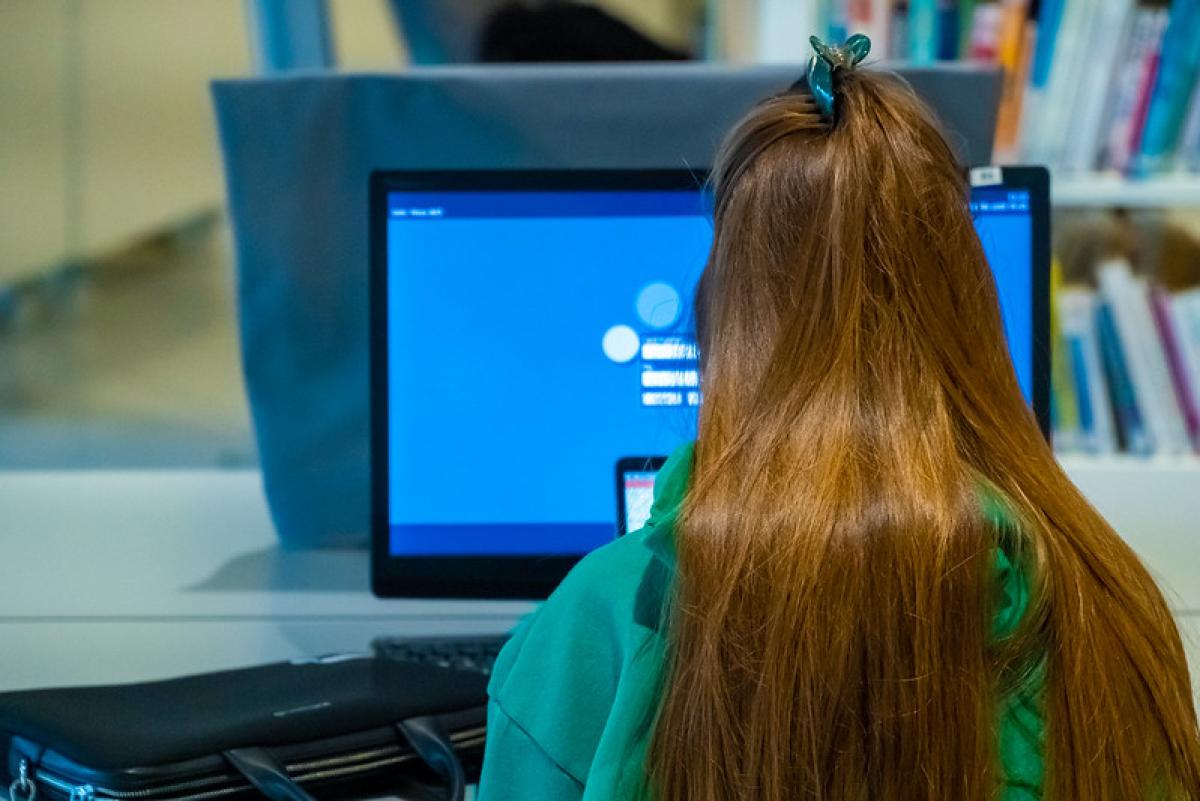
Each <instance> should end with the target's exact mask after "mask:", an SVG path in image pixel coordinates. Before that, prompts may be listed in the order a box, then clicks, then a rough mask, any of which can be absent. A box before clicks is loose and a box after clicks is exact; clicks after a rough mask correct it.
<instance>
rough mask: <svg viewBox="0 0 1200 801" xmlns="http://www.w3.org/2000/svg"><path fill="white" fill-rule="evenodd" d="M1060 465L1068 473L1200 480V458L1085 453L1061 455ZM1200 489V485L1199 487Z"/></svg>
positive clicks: (1191, 456) (1190, 456)
mask: <svg viewBox="0 0 1200 801" xmlns="http://www.w3.org/2000/svg"><path fill="white" fill-rule="evenodd" d="M1058 461H1059V463H1060V464H1061V465H1062V466H1063V467H1065V468H1066V469H1067V470H1068V471H1073V470H1079V471H1085V472H1105V473H1112V472H1126V471H1127V472H1131V473H1144V474H1151V473H1191V474H1193V475H1195V476H1196V477H1197V479H1198V480H1200V456H1196V455H1179V456H1166V455H1161V454H1160V455H1155V456H1131V455H1130V454H1127V453H1112V454H1106V455H1104V456H1091V455H1088V454H1084V453H1060V454H1058ZM1197 487H1198V488H1200V484H1198V485H1197Z"/></svg>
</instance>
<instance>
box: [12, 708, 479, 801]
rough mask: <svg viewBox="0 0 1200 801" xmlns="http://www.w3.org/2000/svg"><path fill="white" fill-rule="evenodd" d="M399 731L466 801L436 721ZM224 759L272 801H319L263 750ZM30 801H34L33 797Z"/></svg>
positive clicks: (418, 721)
mask: <svg viewBox="0 0 1200 801" xmlns="http://www.w3.org/2000/svg"><path fill="white" fill-rule="evenodd" d="M395 728H396V731H397V732H398V733H399V734H400V736H402V737H403V738H404V739H405V740H407V741H408V744H409V745H410V746H412V749H413V751H414V752H415V753H416V755H417V756H418V757H419V758H420V759H421V761H423V762H424V763H425V764H426V765H428V766H429V768H430V769H431V770H432V771H433V772H434V773H436V774H437V775H438V777H439V778H441V779H442V781H444V782H445V783H446V799H447V801H463V799H464V798H465V797H466V784H467V783H466V777H465V775H464V774H463V768H462V763H461V762H459V761H458V755H457V754H455V753H454V745H453V744H452V743H451V742H450V738H449V737H447V736H446V734H445V732H444V731H442V728H441V726H440V725H438V722H437V720H436V719H435V718H432V717H421V718H409V719H408V720H402V721H400V722H399V723H397V724H395ZM224 756H225V759H226V760H228V761H229V764H230V765H232V766H233V768H234V769H235V770H236V771H237V772H238V773H240V774H242V776H243V777H245V779H246V781H248V782H250V784H251V785H252V786H253V787H254V788H255V789H256V790H258V791H259V792H260V793H262V794H263V796H264V797H266V798H268V799H270V801H316V799H314V798H313V797H312V796H311V795H309V794H308V792H307V791H306V790H305V789H304V788H303V787H301V786H300V785H299V784H297V783H296V782H295V780H293V779H292V777H291V776H289V775H288V774H287V771H286V770H285V769H284V767H283V766H282V765H280V764H279V762H278V761H276V759H275V758H274V757H273V756H271V754H270V753H268V752H267V751H266V750H265V749H263V748H232V749H230V750H228V751H226V752H225V754H224ZM28 801H33V799H32V797H31V798H30V799H28Z"/></svg>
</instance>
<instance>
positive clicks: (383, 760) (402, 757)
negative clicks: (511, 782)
mask: <svg viewBox="0 0 1200 801" xmlns="http://www.w3.org/2000/svg"><path fill="white" fill-rule="evenodd" d="M486 735H487V727H486V726H478V727H476V728H473V729H466V730H464V731H459V732H455V733H454V734H452V735H450V741H451V742H452V743H453V744H454V745H455V746H458V747H462V748H471V747H474V746H477V745H483V743H484V740H485V738H486ZM416 758H417V756H416V754H414V753H412V752H407V753H404V752H401V751H400V746H399V745H396V746H392V747H389V748H370V749H367V750H364V751H355V752H352V753H349V754H338V755H337V756H332V757H324V758H322V759H313V760H308V761H305V762H296V763H293V764H289V765H286V766H285V770H286V771H287V773H288V775H289V776H291V778H292V781H294V782H296V783H297V784H303V783H304V782H314V781H321V780H324V779H334V778H342V777H345V776H353V775H355V774H356V773H369V772H370V771H373V770H378V769H380V768H385V767H392V766H394V765H400V764H403V763H405V762H408V761H410V760H413V759H416ZM20 769H21V771H22V775H25V774H26V773H28V775H30V776H31V777H32V778H33V780H34V781H35V782H42V783H43V784H45V785H47V786H49V787H53V788H54V789H55V790H57V791H58V792H60V793H63V794H64V795H66V796H67V801H134V800H135V799H143V798H152V797H163V801H209V799H213V798H220V797H222V796H226V795H233V794H234V793H240V792H245V791H247V790H252V789H254V788H253V787H252V786H251V785H250V784H249V783H248V782H244V781H239V779H240V777H236V778H235V777H234V776H207V777H204V778H199V779H189V780H187V781H182V782H175V783H174V784H165V785H162V786H161V787H155V788H153V789H148V790H109V789H107V788H105V787H95V786H93V785H91V784H72V783H71V782H69V781H67V780H65V779H62V778H59V777H58V776H55V775H54V774H52V773H49V772H47V771H45V770H42V769H40V768H37V769H33V770H30V765H29V760H28V759H22V760H21V762H20ZM223 782H233V784H230V785H228V786H226V787H220V788H216V789H213V790H205V791H202V792H198V793H191V794H188V795H183V796H170V795H169V794H170V793H172V792H177V791H179V790H191V789H195V788H198V787H204V786H209V785H214V784H221V783H223Z"/></svg>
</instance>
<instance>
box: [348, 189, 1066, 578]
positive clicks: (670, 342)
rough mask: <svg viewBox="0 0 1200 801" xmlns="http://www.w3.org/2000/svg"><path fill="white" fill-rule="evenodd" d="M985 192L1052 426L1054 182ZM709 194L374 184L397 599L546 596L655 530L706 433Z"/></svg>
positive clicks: (385, 508) (1012, 330) (385, 571)
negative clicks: (643, 530)
mask: <svg viewBox="0 0 1200 801" xmlns="http://www.w3.org/2000/svg"><path fill="white" fill-rule="evenodd" d="M973 182H974V183H975V186H974V188H973V190H972V194H973V197H972V201H971V202H972V210H973V212H974V214H975V219H976V227H977V230H978V231H979V235H980V238H981V240H982V242H983V246H984V249H985V251H986V253H987V256H988V260H989V263H990V264H991V265H992V268H993V270H994V273H995V275H996V279H997V286H998V288H999V293H1000V298H1001V304H1002V310H1003V316H1004V322H1005V327H1006V332H1007V336H1008V342H1009V346H1010V349H1011V352H1012V355H1013V360H1014V364H1015V365H1016V371H1017V375H1018V378H1019V381H1020V384H1021V387H1022V389H1023V391H1024V393H1025V395H1026V398H1027V399H1028V401H1029V402H1030V404H1031V405H1032V407H1033V409H1034V411H1035V412H1036V413H1037V416H1038V419H1039V420H1040V421H1041V423H1042V425H1043V428H1044V429H1045V428H1047V427H1048V416H1049V415H1048V409H1049V352H1048V327H1049V307H1048V303H1049V288H1048V283H1049V278H1048V275H1049V234H1048V228H1049V222H1048V215H1049V208H1048V178H1047V175H1046V172H1045V171H1044V170H1042V169H1040V168H1003V169H1000V168H990V169H986V170H977V171H974V172H973ZM703 185H704V176H703V175H700V174H696V173H694V172H691V171H687V170H667V171H662V170H629V171H626V170H604V171H580V170H522V171H487V170H484V171H452V172H446V171H409V172H378V173H375V174H374V175H373V176H372V180H371V218H370V220H371V248H372V272H371V276H372V286H371V305H372V308H371V314H372V319H371V346H372V383H371V398H372V425H373V437H372V446H371V449H372V452H371V462H372V494H373V500H372V539H373V544H372V547H373V554H372V574H373V575H372V579H373V586H374V590H375V592H376V593H377V594H378V595H380V596H383V597H409V598H488V599H503V598H525V599H539V598H544V597H546V595H547V594H548V593H549V592H550V591H551V590H553V588H554V587H555V586H556V585H557V584H558V582H559V581H560V580H561V579H562V577H563V576H564V575H565V574H566V573H567V571H569V570H570V568H571V567H572V565H574V564H575V563H576V562H577V561H578V560H579V559H580V558H581V557H582V556H583V555H584V554H586V553H587V552H589V551H591V550H592V549H594V548H597V547H599V546H601V545H603V544H604V543H606V542H608V541H610V540H612V539H613V537H615V536H617V535H618V534H619V533H620V532H622V531H632V530H635V529H637V528H639V527H641V525H642V524H644V522H645V519H646V516H647V515H648V513H649V508H650V504H651V502H652V498H653V482H654V474H655V472H656V471H657V469H658V467H659V466H661V463H662V459H663V456H664V455H666V454H668V453H669V452H670V451H671V450H673V449H674V448H675V447H676V446H677V445H678V444H679V443H681V442H683V441H685V440H687V439H690V438H693V437H694V435H695V425H696V411H697V406H698V404H699V386H698V383H699V376H698V369H697V362H696V347H695V339H694V337H693V333H692V330H693V325H692V319H691V313H690V298H691V295H692V291H693V288H694V286H695V283H696V280H697V279H698V277H699V275H700V273H701V271H702V270H703V268H704V265H705V261H706V258H707V256H708V250H709V246H710V243H711V238H712V227H711V222H710V219H709V206H708V200H707V198H706V195H705V193H704V191H703ZM614 470H615V473H616V486H615V488H614ZM614 489H615V491H614Z"/></svg>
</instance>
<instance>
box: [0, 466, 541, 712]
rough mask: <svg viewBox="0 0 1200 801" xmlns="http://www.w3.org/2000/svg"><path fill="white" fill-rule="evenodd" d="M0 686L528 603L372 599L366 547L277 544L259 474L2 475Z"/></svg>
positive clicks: (316, 646)
mask: <svg viewBox="0 0 1200 801" xmlns="http://www.w3.org/2000/svg"><path fill="white" fill-rule="evenodd" d="M0 510H3V522H2V523H0V536H3V542H4V560H3V562H2V563H0V689H12V688H17V687H29V686H36V685H46V684H62V683H76V682H88V683H91V682H98V681H126V680H141V679H148V678H157V677H165V676H170V675H175V674H178V673H183V672H189V671H196V670H214V669H220V668H225V667H234V666H238V665H248V664H255V663H258V662H263V661H269V660H275V659H289V658H293V657H296V656H300V655H310V654H314V653H328V652H332V651H344V650H363V649H365V648H366V647H367V646H368V644H369V642H370V640H371V638H372V637H374V636H376V635H379V634H385V633H412V634H438V633H462V632H499V631H504V630H507V629H508V628H510V627H511V626H512V625H513V624H514V623H515V622H516V621H517V620H518V619H519V618H520V616H521V615H523V614H525V613H527V612H528V611H529V610H530V609H532V605H530V604H528V603H512V602H484V603H480V602H437V601H382V600H379V599H377V598H374V597H373V596H372V595H371V593H370V590H369V580H368V579H369V567H368V557H367V553H366V551H365V550H364V551H360V550H331V551H291V552H289V551H282V550H280V549H279V548H278V547H277V545H276V540H275V536H274V532H273V529H272V526H271V522H270V518H269V515H268V512H267V508H266V503H265V501H264V499H263V495H262V489H261V484H260V478H259V474H258V473H257V472H256V471H204V472H195V471H179V472H52V473H50V472H33V473H0Z"/></svg>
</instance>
